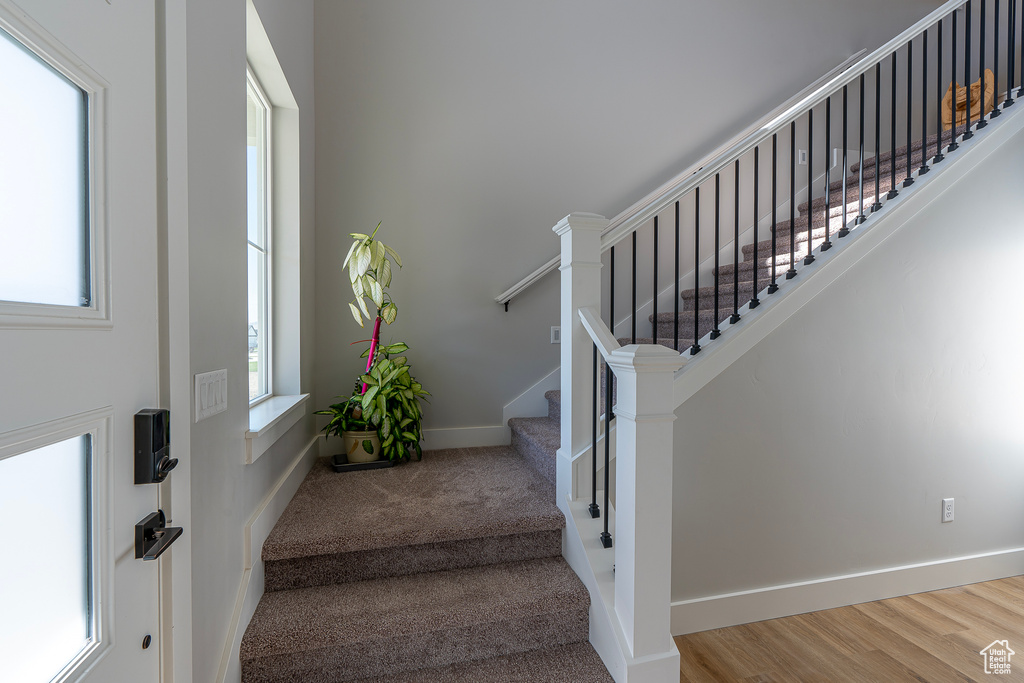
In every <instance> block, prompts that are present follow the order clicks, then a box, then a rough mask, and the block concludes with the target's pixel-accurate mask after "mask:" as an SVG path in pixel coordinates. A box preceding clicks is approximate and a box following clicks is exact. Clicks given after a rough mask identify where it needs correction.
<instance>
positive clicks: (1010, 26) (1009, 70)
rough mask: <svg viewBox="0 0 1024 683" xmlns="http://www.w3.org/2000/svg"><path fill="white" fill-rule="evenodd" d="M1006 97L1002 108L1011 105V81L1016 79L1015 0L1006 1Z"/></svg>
mask: <svg viewBox="0 0 1024 683" xmlns="http://www.w3.org/2000/svg"><path fill="white" fill-rule="evenodd" d="M1006 5H1007V7H1006V14H1007V17H1006V42H1007V47H1006V99H1005V100H1003V109H1006V108H1007V107H1010V106H1013V101H1014V100H1013V82H1014V81H1015V80H1016V72H1015V70H1014V67H1015V65H1016V62H1015V61H1014V59H1013V58H1014V57H1015V56H1016V52H1017V0H1009V1H1008V2H1007V3H1006Z"/></svg>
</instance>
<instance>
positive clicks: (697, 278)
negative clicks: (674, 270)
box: [690, 185, 700, 356]
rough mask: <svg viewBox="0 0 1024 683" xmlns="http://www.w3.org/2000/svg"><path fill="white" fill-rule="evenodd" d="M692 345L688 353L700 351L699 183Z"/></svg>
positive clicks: (697, 192) (695, 199) (697, 189)
mask: <svg viewBox="0 0 1024 683" xmlns="http://www.w3.org/2000/svg"><path fill="white" fill-rule="evenodd" d="M692 310H693V346H691V347H690V355H691V356H696V355H697V354H698V353H700V344H699V343H698V341H699V340H700V337H699V336H698V335H697V323H698V319H697V311H699V310H700V185H698V186H697V187H695V188H694V189H693V308H692Z"/></svg>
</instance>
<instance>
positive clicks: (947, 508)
mask: <svg viewBox="0 0 1024 683" xmlns="http://www.w3.org/2000/svg"><path fill="white" fill-rule="evenodd" d="M942 521H943V522H952V521H953V499H952V498H943V499H942Z"/></svg>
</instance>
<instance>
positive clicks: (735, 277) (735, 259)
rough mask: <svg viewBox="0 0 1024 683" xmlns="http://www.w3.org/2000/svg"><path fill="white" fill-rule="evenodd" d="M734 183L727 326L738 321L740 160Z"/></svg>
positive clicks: (734, 170) (736, 168) (737, 161)
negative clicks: (730, 285) (730, 309)
mask: <svg viewBox="0 0 1024 683" xmlns="http://www.w3.org/2000/svg"><path fill="white" fill-rule="evenodd" d="M733 176H734V177H735V180H736V183H735V187H734V188H733V218H734V221H733V223H734V225H735V231H734V234H733V238H732V315H731V316H729V324H730V325H735V324H736V323H738V322H739V321H740V160H739V159H737V160H736V165H735V167H734V168H733Z"/></svg>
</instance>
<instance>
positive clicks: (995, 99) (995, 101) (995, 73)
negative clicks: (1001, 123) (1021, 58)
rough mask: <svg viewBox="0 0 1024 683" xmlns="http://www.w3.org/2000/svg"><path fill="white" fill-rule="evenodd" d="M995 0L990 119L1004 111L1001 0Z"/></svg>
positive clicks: (1011, 0)
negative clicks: (1001, 79)
mask: <svg viewBox="0 0 1024 683" xmlns="http://www.w3.org/2000/svg"><path fill="white" fill-rule="evenodd" d="M995 2H996V6H995V8H994V9H993V11H992V80H993V81H994V83H993V84H992V92H993V95H992V113H991V114H989V115H988V117H989V118H990V119H994V118H995V117H997V116H999V115H1000V114H1002V113H1003V112H1002V109H1000V108H999V0H995ZM1010 2H1013V0H1010ZM1007 85H1009V84H1007ZM1007 92H1009V88H1007Z"/></svg>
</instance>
